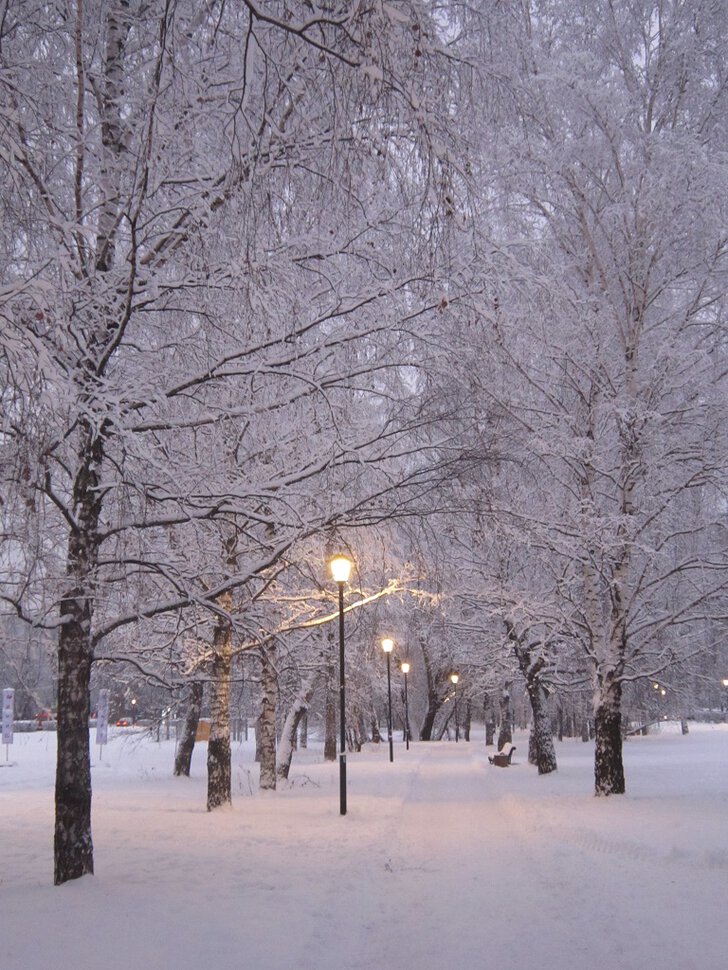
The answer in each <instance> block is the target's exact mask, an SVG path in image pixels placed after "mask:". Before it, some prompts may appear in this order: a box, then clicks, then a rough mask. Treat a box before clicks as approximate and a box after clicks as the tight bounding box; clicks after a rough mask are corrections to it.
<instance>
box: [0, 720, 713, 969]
mask: <svg viewBox="0 0 728 970" xmlns="http://www.w3.org/2000/svg"><path fill="white" fill-rule="evenodd" d="M517 743H518V751H517V753H516V757H515V761H516V762H518V763H517V764H515V765H514V766H513V767H512V768H508V769H498V768H493V767H492V766H490V765H488V763H487V758H486V752H485V748H484V747H483V746H482V743H481V744H480V745H478V744H475V743H473V744H465V743H460V744H454V743H449V744H447V743H443V744H429V745H425V744H415V745H413V746H412V748H411V750H410V751H409V752H406V751H405V750H404V748H403V747H402V745H397V748H396V753H395V762H394V764H390V763H389V762H388V759H387V747H386V745H381V746H380V748H379V749H378V750H369V751H366V752H363V753H362V754H360V755H350V756H349V759H348V779H349V796H348V804H349V812H348V815H347V816H346V817H344V818H342V817H340V816H339V814H338V774H337V766H336V765H331V764H324V763H322V762H321V761H320V760H319V756H318V755H317V754H316V753H315V752H308V753H301V755H299V757H298V760H297V762H295V763H294V764H295V767H294V770H293V771H292V778H293V784H292V786H291V787H290V788H289V789H288V790H285V791H279V792H278V793H276V794H269V795H256V796H251V795H250V790H251V787H250V775H251V773H252V772H253V771H254V770H255V769H254V766H253V765H252V764H251V763H250V760H249V752H248V751H244V750H242V749H237V750H236V756H235V757H236V769H235V772H236V795H235V803H234V806H233V807H232V809H230V810H224V811H221V812H216V813H213V814H208V813H206V812H205V810H204V790H205V779H204V747H202V746H201V747H200V748H199V750H198V751H196V752H195V759H197V760H196V761H193V777H192V778H191V779H174V778H172V777H171V776H170V768H171V763H172V747H171V745H170V744H167V745H165V744H162V745H156V744H151V743H146V744H139V743H138V742H137V741H135V740H134V739H130V738H128V737H127V738H116V739H114V740H113V741H112V743H111V744H110V745H109V747H108V749H106V750H105V752H104V757H103V759H102V761H101V763H100V764H98V765H97V766H96V767H95V768H94V770H93V771H94V774H93V777H94V786H95V795H94V843H95V851H96V875H95V876H94V877H93V878H87V879H84V880H80V881H78V882H76V883H73V884H69V885H66V886H64V887H60V888H57V889H56V888H53V887H52V886H51V885H50V882H51V842H52V784H53V781H52V772H53V759H52V756H53V751H52V750H51V749H52V747H53V745H52V743H51V741H50V740H49V736H47V735H44V736H42V737H41V736H35V735H30V736H26V738H24V739H23V740H22V741H21V742H20V743H19V744H18V745H17V746H16V748H15V750H14V752H13V754H14V756H15V757H16V760H17V765H16V767H13V768H11V769H8V770H6V771H3V772H0V859H1V868H0V967H2V968H3V970H47V968H48V967H50V966H54V967H61V968H65V967H91V966H103V967H104V968H105V970H122V968H123V970H127V968H134V970H137V968H143V970H202V968H204V970H208V968H209V970H228V968H230V970H232V968H233V967H234V968H242V967H244V968H246V970H410V968H412V970H453V968H467V970H473V968H491V967H492V968H494V970H495V968H501V967H514V968H519V970H530V968H534V970H535V968H539V970H541V968H544V970H551V968H554V970H601V968H604V970H607V968H609V970H654V968H655V967H660V970H693V968H694V970H698V968H699V970H723V968H724V967H725V966H726V965H728V960H727V959H726V955H727V954H728V920H726V912H727V910H726V903H728V823H727V822H726V819H727V818H728V731H723V732H713V733H708V732H706V733H702V734H701V733H698V732H693V733H691V735H690V736H688V737H687V738H682V737H679V736H678V737H658V738H652V739H650V738H648V739H643V740H640V741H638V742H633V743H632V742H631V743H630V744H629V745H628V746H626V749H625V757H626V763H627V771H628V786H629V794H628V795H627V796H626V797H624V798H618V799H595V798H594V797H593V796H592V794H591V757H592V751H591V746H590V745H581V744H577V743H571V744H566V743H565V744H563V745H560V746H559V748H558V755H559V771H558V772H557V773H556V774H555V775H552V776H548V777H546V778H539V777H538V776H537V774H536V773H535V770H534V769H533V768H531V767H530V766H528V765H527V764H525V763H524V762H525V758H524V753H525V739H524V738H518V739H517Z"/></svg>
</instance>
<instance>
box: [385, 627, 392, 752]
mask: <svg viewBox="0 0 728 970" xmlns="http://www.w3.org/2000/svg"><path fill="white" fill-rule="evenodd" d="M382 650H384V652H385V653H386V655H387V697H388V700H389V703H388V705H387V737H388V738H389V760H390V761H394V743H393V741H392V651H393V650H394V640H392V639H390V637H385V638H384V639H383V640H382Z"/></svg>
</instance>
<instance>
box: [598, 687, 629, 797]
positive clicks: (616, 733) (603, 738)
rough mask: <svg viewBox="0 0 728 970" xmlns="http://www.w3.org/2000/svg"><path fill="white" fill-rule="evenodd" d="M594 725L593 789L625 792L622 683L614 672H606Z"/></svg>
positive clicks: (616, 792) (605, 793) (599, 791)
mask: <svg viewBox="0 0 728 970" xmlns="http://www.w3.org/2000/svg"><path fill="white" fill-rule="evenodd" d="M594 728H595V749H594V792H595V794H596V795H623V794H624V791H625V781H624V764H623V762H622V683H621V681H620V680H616V679H614V678H613V677H612V676H611V674H607V676H606V677H605V678H604V681H603V683H602V684H601V685H600V691H599V697H598V700H597V703H596V707H595V711H594Z"/></svg>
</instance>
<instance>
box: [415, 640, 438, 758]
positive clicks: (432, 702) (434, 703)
mask: <svg viewBox="0 0 728 970" xmlns="http://www.w3.org/2000/svg"><path fill="white" fill-rule="evenodd" d="M420 648H421V651H422V658H423V660H424V668H425V679H426V681H427V709H426V710H425V716H424V718H423V720H422V726H421V727H420V741H431V740H432V732H433V729H434V727H435V718H436V717H437V712H438V711H439V710H440V708H441V707H442V697H441V695H440V691H439V689H438V683H437V677H436V675H435V671H434V670H433V668H432V664H431V663H430V659H429V657H428V654H427V647H426V644H425V642H424V640H421V641H420Z"/></svg>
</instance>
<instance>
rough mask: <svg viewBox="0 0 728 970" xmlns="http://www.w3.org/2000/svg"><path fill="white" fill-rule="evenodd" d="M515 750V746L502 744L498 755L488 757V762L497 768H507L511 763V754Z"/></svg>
mask: <svg viewBox="0 0 728 970" xmlns="http://www.w3.org/2000/svg"><path fill="white" fill-rule="evenodd" d="M515 750H516V746H515V744H510V743H509V744H504V745H503V747H502V748H501V749H500V751H499V752H498V754H490V755H488V761H490V763H491V764H492V765H496V766H497V767H498V768H507V767H508V765H509V764H510V763H511V758H512V757H513V752H514V751H515Z"/></svg>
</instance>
